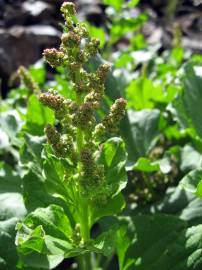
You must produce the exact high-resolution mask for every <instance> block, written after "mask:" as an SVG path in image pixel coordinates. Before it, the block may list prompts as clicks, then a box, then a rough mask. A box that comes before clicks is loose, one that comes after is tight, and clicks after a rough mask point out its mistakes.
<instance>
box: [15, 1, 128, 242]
mask: <svg viewBox="0 0 202 270" xmlns="http://www.w3.org/2000/svg"><path fill="white" fill-rule="evenodd" d="M61 11H62V14H63V16H64V18H65V33H64V34H63V35H62V37H61V45H60V48H59V49H46V50H45V51H44V53H43V55H44V58H45V60H46V61H47V62H48V63H49V64H50V65H51V66H52V67H53V68H57V67H59V66H63V67H64V68H65V69H66V70H67V74H68V79H69V81H71V82H72V85H73V89H74V91H75V96H76V98H75V100H71V99H66V98H64V97H63V96H61V95H60V94H59V93H57V92H56V91H54V90H53V89H50V90H49V91H48V92H41V93H38V91H34V89H35V86H34V84H33V82H32V81H30V84H31V88H32V89H33V92H35V93H37V95H38V97H39V100H40V102H41V103H42V104H43V105H45V106H47V107H49V108H50V109H51V110H53V111H54V114H55V119H56V125H55V126H54V125H50V124H49V125H47V126H46V127H45V134H46V137H47V142H48V144H49V145H50V146H51V148H52V151H53V153H54V155H55V156H56V157H57V158H58V159H67V160H68V162H69V163H70V164H71V166H72V168H73V173H70V176H69V175H68V172H67V176H65V177H66V178H67V184H69V185H71V187H72V192H73V194H74V199H73V200H74V203H75V209H76V210H75V211H77V212H78V217H79V218H78V219H79V222H77V225H78V226H79V227H78V226H77V231H78V228H80V235H81V239H82V241H83V243H86V242H88V241H89V240H90V227H91V225H92V224H89V223H90V221H89V219H88V218H87V216H88V207H89V205H93V204H96V205H99V204H100V205H101V206H104V205H105V204H106V203H107V201H108V199H110V196H111V197H112V194H115V193H114V189H113V187H112V184H109V183H107V181H106V177H105V175H106V171H105V167H104V165H103V164H102V163H101V162H98V160H99V157H100V155H99V153H100V152H101V151H102V144H103V143H104V142H105V141H106V139H107V138H108V137H109V136H111V135H112V134H115V133H116V132H117V126H118V124H119V122H120V121H121V119H122V118H123V116H124V112H125V107H126V101H125V100H124V99H123V98H120V99H117V100H116V101H115V103H114V104H113V105H112V106H111V108H110V110H109V114H108V115H106V116H105V117H104V118H103V119H102V120H101V122H100V123H97V120H96V111H97V109H100V107H101V101H102V99H103V96H104V89H105V85H104V84H105V79H106V77H107V74H108V72H109V70H110V65H108V64H102V65H100V66H99V67H98V68H97V70H96V71H95V72H94V73H93V72H87V71H86V70H85V68H84V65H85V64H87V63H88V61H89V60H90V59H91V58H92V57H94V56H95V55H96V54H97V53H98V49H99V40H97V39H95V38H91V37H90V35H89V33H88V31H87V29H86V27H85V25H84V24H82V23H79V22H77V19H76V17H75V14H76V11H75V6H74V4H73V3H69V2H65V3H64V4H63V5H62V7H61ZM19 73H20V75H21V77H22V79H25V78H26V81H25V82H24V83H26V85H29V83H28V82H27V78H28V77H29V76H28V74H27V73H26V72H25V70H24V69H23V68H21V69H20V72H19ZM77 202H78V204H77Z"/></svg>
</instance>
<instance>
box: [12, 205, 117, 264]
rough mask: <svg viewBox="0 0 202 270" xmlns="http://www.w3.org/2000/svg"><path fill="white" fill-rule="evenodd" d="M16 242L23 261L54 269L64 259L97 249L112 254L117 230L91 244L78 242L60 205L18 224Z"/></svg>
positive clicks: (32, 214) (42, 209) (35, 212)
mask: <svg viewBox="0 0 202 270" xmlns="http://www.w3.org/2000/svg"><path fill="white" fill-rule="evenodd" d="M17 230H18V233H17V236H16V244H17V246H18V251H19V253H20V259H21V264H22V265H24V266H27V267H28V266H31V267H35V268H37V269H38V268H39V269H41V268H44V269H53V268H55V267H56V266H57V265H58V264H59V263H60V262H61V261H62V260H63V259H64V258H68V257H74V256H78V255H82V254H84V253H86V252H90V251H94V252H98V253H102V254H104V255H105V256H110V255H111V254H112V252H113V251H114V235H115V234H114V232H115V230H114V229H113V230H112V229H110V230H108V231H107V232H104V233H102V234H101V235H100V236H99V237H97V238H96V239H95V240H92V241H89V243H86V244H83V243H79V242H78V243H77V244H76V243H75V242H73V240H72V237H74V236H73V233H74V231H73V229H72V227H71V224H70V221H69V219H68V218H67V216H66V215H65V212H64V210H63V209H62V208H61V207H60V206H57V205H50V206H49V207H47V208H38V209H36V210H35V211H34V212H32V213H30V214H29V215H28V216H27V217H26V218H25V220H24V221H23V222H21V223H18V224H17Z"/></svg>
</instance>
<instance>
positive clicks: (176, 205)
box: [137, 185, 202, 225]
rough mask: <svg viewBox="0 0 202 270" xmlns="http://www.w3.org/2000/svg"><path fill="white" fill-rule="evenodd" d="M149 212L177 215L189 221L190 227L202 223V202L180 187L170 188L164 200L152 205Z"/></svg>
mask: <svg viewBox="0 0 202 270" xmlns="http://www.w3.org/2000/svg"><path fill="white" fill-rule="evenodd" d="M144 210H145V209H144ZM137 212H140V209H137ZM144 212H145V211H144ZM146 212H147V210H146ZM148 212H149V213H165V214H170V215H175V216H178V217H179V218H180V219H183V220H185V221H188V223H189V225H193V224H199V223H202V200H201V199H200V198H198V197H196V195H195V194H193V193H190V192H189V191H187V190H185V189H182V188H181V186H180V185H179V186H178V187H170V188H168V190H167V191H166V194H165V196H164V197H163V199H162V200H161V201H160V202H157V203H155V204H153V205H150V206H149V211H148Z"/></svg>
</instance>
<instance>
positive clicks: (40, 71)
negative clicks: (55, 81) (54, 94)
mask: <svg viewBox="0 0 202 270" xmlns="http://www.w3.org/2000/svg"><path fill="white" fill-rule="evenodd" d="M29 72H30V75H31V76H32V78H33V80H34V81H35V82H36V83H38V84H39V85H43V84H44V83H45V79H46V77H45V76H46V72H45V66H44V65H43V64H36V65H34V66H30V68H29Z"/></svg>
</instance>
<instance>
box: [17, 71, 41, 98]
mask: <svg viewBox="0 0 202 270" xmlns="http://www.w3.org/2000/svg"><path fill="white" fill-rule="evenodd" d="M18 75H19V76H20V78H21V80H22V82H23V84H24V85H25V87H26V88H27V89H29V90H30V92H31V93H38V92H39V91H40V89H39V87H38V85H37V84H36V83H35V82H34V80H33V79H32V76H31V75H30V74H29V72H28V71H27V69H25V68H24V67H23V66H20V67H19V69H18Z"/></svg>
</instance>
